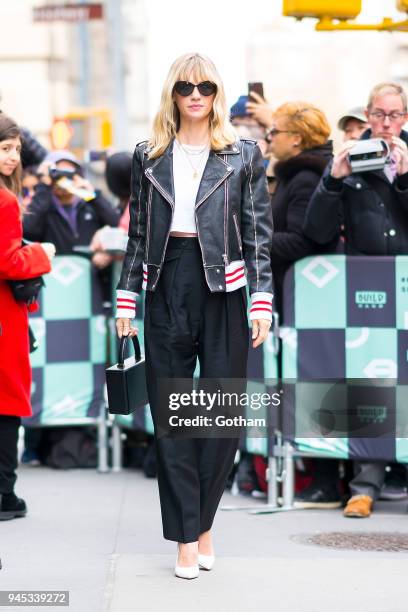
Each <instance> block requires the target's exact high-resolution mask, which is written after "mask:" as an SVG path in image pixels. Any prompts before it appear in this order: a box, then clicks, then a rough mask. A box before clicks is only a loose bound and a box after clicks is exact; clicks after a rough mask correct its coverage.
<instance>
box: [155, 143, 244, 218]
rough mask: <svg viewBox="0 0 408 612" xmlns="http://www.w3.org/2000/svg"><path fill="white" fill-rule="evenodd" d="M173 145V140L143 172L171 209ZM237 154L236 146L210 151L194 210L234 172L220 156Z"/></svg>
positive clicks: (172, 194)
mask: <svg viewBox="0 0 408 612" xmlns="http://www.w3.org/2000/svg"><path fill="white" fill-rule="evenodd" d="M173 144H174V139H173V140H172V141H171V142H170V144H169V146H168V147H167V149H166V150H165V151H164V153H163V154H162V155H161V156H160V157H159V158H157V159H156V160H155V161H154V163H153V165H152V166H150V167H149V168H147V169H146V170H145V175H146V177H147V178H148V179H149V181H150V182H151V183H152V184H153V185H154V186H155V187H156V189H157V190H158V191H159V193H161V195H162V196H163V197H164V199H165V200H166V201H167V202H168V203H169V204H170V206H171V207H172V208H174V179H173ZM227 151H228V152H227ZM238 153H239V149H238V146H237V145H229V146H228V147H226V148H225V149H223V150H222V151H217V152H215V151H210V154H209V156H208V160H207V163H206V165H205V168H204V172H203V176H202V178H201V182H200V186H199V188H198V193H197V198H196V204H195V207H196V208H198V207H199V206H201V204H202V203H203V202H205V200H207V199H208V198H209V196H210V195H211V194H212V193H213V191H215V190H216V189H217V188H218V187H219V186H220V185H221V184H222V183H223V182H224V181H225V179H226V178H227V177H228V176H229V175H230V174H232V172H233V171H234V169H233V168H232V166H230V165H229V164H228V163H227V162H226V161H224V160H223V159H222V158H221V157H220V156H221V155H228V154H232V155H234V154H238Z"/></svg>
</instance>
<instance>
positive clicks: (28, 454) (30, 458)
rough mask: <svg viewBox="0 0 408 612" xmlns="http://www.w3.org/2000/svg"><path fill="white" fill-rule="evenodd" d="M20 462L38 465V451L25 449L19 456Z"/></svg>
mask: <svg viewBox="0 0 408 612" xmlns="http://www.w3.org/2000/svg"><path fill="white" fill-rule="evenodd" d="M21 463H23V464H24V465H31V466H32V467H38V466H39V465H41V461H40V457H39V455H38V453H36V452H34V451H31V450H27V449H26V450H25V451H24V452H23V454H22V456H21Z"/></svg>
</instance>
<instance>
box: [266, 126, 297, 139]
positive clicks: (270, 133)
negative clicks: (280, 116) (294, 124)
mask: <svg viewBox="0 0 408 612" xmlns="http://www.w3.org/2000/svg"><path fill="white" fill-rule="evenodd" d="M293 133H294V132H293V131H292V130H278V129H276V128H269V130H266V132H265V140H266V142H271V139H272V138H273V137H274V136H277V135H278V134H293Z"/></svg>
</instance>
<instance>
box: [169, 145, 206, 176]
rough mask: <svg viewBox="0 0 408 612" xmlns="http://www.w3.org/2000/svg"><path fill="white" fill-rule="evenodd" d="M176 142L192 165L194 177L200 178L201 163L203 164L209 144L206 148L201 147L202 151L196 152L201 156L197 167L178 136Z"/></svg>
mask: <svg viewBox="0 0 408 612" xmlns="http://www.w3.org/2000/svg"><path fill="white" fill-rule="evenodd" d="M176 143H177V146H178V148H179V150H180V151H182V153H183V155H184V157H185V158H186V160H187V161H188V163H189V165H190V166H191V168H192V170H193V179H196V178H198V170H199V168H200V165H201V160H202V159H203V157H204V154H205V153H206V152H207V150H208V145H205V146H204V148H203V149H201V151H198V153H194V155H198V156H199V160H198V164H197V167H196V166H194V164H193V162H192V161H191V159H190V157H189V155H188V153H187V151H186V150H185V149H184V147H183V145H182V144H181V143H180V142H179V141H178V140H177V138H176Z"/></svg>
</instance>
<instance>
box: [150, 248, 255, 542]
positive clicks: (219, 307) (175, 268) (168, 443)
mask: <svg viewBox="0 0 408 612" xmlns="http://www.w3.org/2000/svg"><path fill="white" fill-rule="evenodd" d="M220 272H221V273H223V272H224V270H223V268H220ZM144 333H145V336H144V342H145V359H146V381H147V389H148V395H149V402H150V408H151V412H152V417H153V422H154V425H155V433H156V448H157V460H158V485H159V495H160V506H161V514H162V522H163V535H164V538H165V539H167V540H174V541H176V542H195V541H196V540H198V536H199V535H200V534H201V533H203V532H205V531H208V530H209V529H210V528H211V526H212V523H213V520H214V516H215V513H216V510H217V507H218V504H219V502H220V499H221V496H222V494H223V491H224V489H225V484H226V481H227V478H228V475H229V473H230V471H231V468H232V466H233V463H234V457H235V453H236V450H237V448H238V442H239V438H237V437H230V438H215V437H208V438H204V437H203V438H179V437H171V436H169V437H161V436H160V437H158V436H157V422H158V415H159V414H160V411H161V410H168V406H161V405H160V393H159V385H160V380H159V379H160V378H184V379H186V378H191V379H192V378H193V373H194V370H195V367H196V362H197V358H198V360H199V364H200V378H242V379H245V378H246V370H247V359H248V343H249V328H248V319H247V306H246V290H245V287H243V288H240V289H237V290H235V291H232V292H229V293H225V292H217V293H211V292H210V290H209V288H208V286H207V283H206V280H205V275H204V269H203V264H202V256H201V250H200V245H199V243H198V240H197V238H179V237H177V238H175V237H170V238H169V242H168V246H167V249H166V254H165V261H164V265H163V269H162V272H161V276H160V279H159V282H158V284H157V288H156V290H155V291H154V292H152V291H147V292H146V303H145V326H144Z"/></svg>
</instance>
